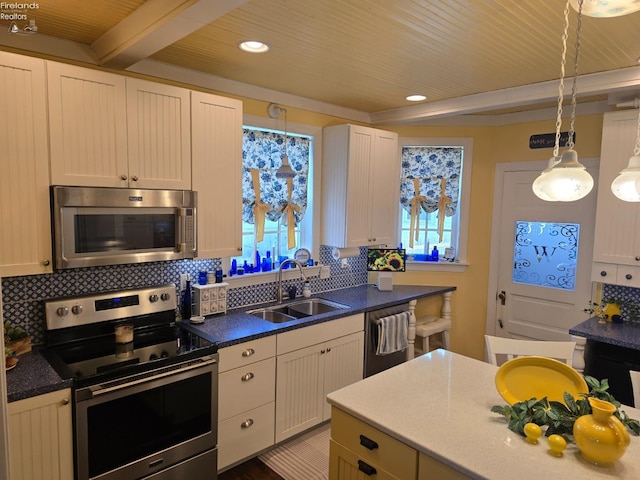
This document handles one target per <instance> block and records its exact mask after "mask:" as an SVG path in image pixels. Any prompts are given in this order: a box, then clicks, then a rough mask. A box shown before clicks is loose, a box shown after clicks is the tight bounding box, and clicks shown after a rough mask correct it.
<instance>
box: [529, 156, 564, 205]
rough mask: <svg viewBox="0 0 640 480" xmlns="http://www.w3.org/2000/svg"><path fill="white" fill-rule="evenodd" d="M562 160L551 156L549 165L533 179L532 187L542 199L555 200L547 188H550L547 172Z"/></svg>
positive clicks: (546, 200)
mask: <svg viewBox="0 0 640 480" xmlns="http://www.w3.org/2000/svg"><path fill="white" fill-rule="evenodd" d="M558 161H560V159H559V158H556V157H551V158H550V159H549V165H548V166H547V168H545V169H544V170H543V171H542V173H541V174H540V175H538V177H537V178H536V179H535V180H534V181H533V184H532V185H531V188H532V190H533V193H534V194H535V195H536V197H538V198H539V199H541V200H544V201H545V202H553V201H554V199H553V198H552V197H551V195H550V194H549V192H547V190H546V188H548V182H547V180H546V176H547V174H548V173H549V172H550V171H551V170H552V169H553V166H554V165H555V164H556V163H557V162H558Z"/></svg>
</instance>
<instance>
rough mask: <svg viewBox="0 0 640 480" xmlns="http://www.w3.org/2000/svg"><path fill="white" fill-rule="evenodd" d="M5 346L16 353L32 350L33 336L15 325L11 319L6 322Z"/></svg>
mask: <svg viewBox="0 0 640 480" xmlns="http://www.w3.org/2000/svg"><path fill="white" fill-rule="evenodd" d="M4 346H5V349H7V348H8V349H9V350H11V351H12V352H13V354H14V355H21V354H23V353H26V352H30V351H31V337H30V336H29V335H28V334H27V332H25V331H24V330H23V329H22V328H20V327H14V326H13V325H11V323H10V322H9V321H6V322H4Z"/></svg>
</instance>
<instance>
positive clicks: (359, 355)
mask: <svg viewBox="0 0 640 480" xmlns="http://www.w3.org/2000/svg"><path fill="white" fill-rule="evenodd" d="M363 327H364V315H363V314H357V315H351V316H349V317H345V318H341V319H338V320H333V321H331V322H327V323H322V324H317V325H312V326H310V327H306V328H301V329H298V330H293V331H290V332H285V333H282V334H278V335H277V341H278V348H277V351H278V356H277V375H276V378H277V380H276V434H275V440H276V443H277V442H281V441H282V440H284V439H286V438H289V437H291V436H292V435H295V434H297V433H300V432H303V431H305V430H307V429H309V428H310V427H313V426H314V425H317V424H319V423H321V422H322V421H324V420H327V419H329V418H330V416H331V410H330V406H329V405H328V403H327V401H326V396H327V394H328V393H331V392H333V391H335V390H338V389H339V388H342V387H345V386H347V385H350V384H352V383H355V382H357V381H359V380H362V378H363V357H364V347H363V345H364V332H363Z"/></svg>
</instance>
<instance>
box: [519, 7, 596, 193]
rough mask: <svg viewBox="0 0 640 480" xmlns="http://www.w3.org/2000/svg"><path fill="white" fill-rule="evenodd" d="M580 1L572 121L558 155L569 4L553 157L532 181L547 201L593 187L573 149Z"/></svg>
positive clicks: (567, 12) (580, 20)
mask: <svg viewBox="0 0 640 480" xmlns="http://www.w3.org/2000/svg"><path fill="white" fill-rule="evenodd" d="M578 1H579V9H578V26H577V29H576V54H575V55H576V56H575V69H574V75H573V87H572V89H571V121H570V126H569V138H568V140H567V147H568V148H567V150H565V151H564V152H562V155H561V156H560V157H558V153H559V149H560V127H561V126H562V101H563V91H564V70H565V64H566V56H567V37H568V31H569V6H570V2H571V0H567V3H566V5H565V8H564V32H563V34H562V61H561V63H560V84H559V86H558V114H557V117H556V141H555V146H554V148H553V157H551V159H549V166H548V167H547V168H546V169H545V170H544V171H543V172H542V173H541V174H540V176H538V178H536V180H535V181H534V182H533V185H532V189H533V193H534V194H535V195H536V196H537V197H538V198H540V199H542V200H545V201H548V202H573V201H576V200H580V199H581V198H583V197H585V196H586V195H587V194H588V193H589V192H590V191H591V189H592V188H593V178H592V177H591V175H589V173H588V172H587V170H586V169H585V167H584V165H582V164H581V163H580V162H579V161H578V153H577V152H576V151H575V150H574V149H573V146H574V143H573V138H574V131H575V130H574V125H575V119H576V81H577V78H578V53H579V51H580V30H581V29H582V1H583V0H578Z"/></svg>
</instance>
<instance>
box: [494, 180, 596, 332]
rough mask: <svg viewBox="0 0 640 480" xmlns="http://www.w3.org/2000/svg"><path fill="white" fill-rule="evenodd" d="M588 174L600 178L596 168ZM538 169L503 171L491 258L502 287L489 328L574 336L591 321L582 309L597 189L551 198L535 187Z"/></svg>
mask: <svg viewBox="0 0 640 480" xmlns="http://www.w3.org/2000/svg"><path fill="white" fill-rule="evenodd" d="M589 172H590V173H591V175H593V176H594V179H596V183H597V168H589ZM539 173H540V171H539V170H536V171H504V172H503V174H502V176H498V175H497V176H496V182H500V181H501V182H502V189H501V190H502V195H501V199H500V200H501V201H498V200H499V199H496V202H497V203H494V210H496V209H497V210H499V211H498V212H496V211H494V219H496V218H499V226H498V227H497V228H499V231H498V232H496V233H495V234H494V242H495V243H497V250H496V248H492V259H491V260H492V265H494V267H495V268H496V270H497V289H496V291H495V305H496V306H495V310H494V312H495V314H494V322H495V323H494V325H489V324H488V328H487V333H490V334H495V335H497V336H503V337H512V338H529V339H536V340H569V339H570V335H569V332H568V330H569V328H571V327H572V326H574V325H576V324H578V323H580V322H581V321H583V320H585V319H587V318H588V315H587V314H586V313H584V311H583V309H584V308H586V307H587V306H588V302H589V299H590V297H591V280H590V277H591V263H592V255H593V236H594V224H595V210H596V208H595V207H596V197H597V194H596V192H595V187H594V191H592V192H591V193H589V195H587V196H586V197H585V198H583V199H581V200H579V201H577V202H545V201H543V200H540V199H539V198H537V197H536V196H535V195H534V194H533V192H532V190H531V184H532V182H533V181H534V180H535V178H536V177H537V176H538V175H539ZM497 190H500V189H497ZM494 227H495V226H494ZM495 246H496V245H493V246H492V247H495ZM496 262H497V266H496ZM490 285H491V282H490ZM490 296H491V293H490ZM491 327H493V328H491Z"/></svg>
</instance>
